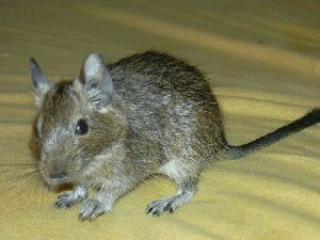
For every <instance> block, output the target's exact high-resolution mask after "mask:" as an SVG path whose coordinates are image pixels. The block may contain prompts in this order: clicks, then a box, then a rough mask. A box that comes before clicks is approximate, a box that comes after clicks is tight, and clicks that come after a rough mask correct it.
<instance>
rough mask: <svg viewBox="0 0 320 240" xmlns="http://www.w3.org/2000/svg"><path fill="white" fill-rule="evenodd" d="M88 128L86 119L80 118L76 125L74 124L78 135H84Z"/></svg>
mask: <svg viewBox="0 0 320 240" xmlns="http://www.w3.org/2000/svg"><path fill="white" fill-rule="evenodd" d="M88 130H89V126H88V124H87V122H86V120H84V119H80V120H79V121H78V122H77V126H76V131H75V132H76V134H78V135H84V134H86V133H87V132H88Z"/></svg>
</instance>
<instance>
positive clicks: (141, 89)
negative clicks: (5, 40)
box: [31, 51, 261, 220]
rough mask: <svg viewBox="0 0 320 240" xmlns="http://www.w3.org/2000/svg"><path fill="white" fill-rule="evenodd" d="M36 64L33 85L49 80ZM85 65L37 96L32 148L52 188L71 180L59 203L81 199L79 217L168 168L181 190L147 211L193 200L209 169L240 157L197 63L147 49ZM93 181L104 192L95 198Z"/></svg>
mask: <svg viewBox="0 0 320 240" xmlns="http://www.w3.org/2000/svg"><path fill="white" fill-rule="evenodd" d="M31 63H32V64H31V75H32V80H33V84H34V86H38V85H41V84H43V82H46V81H44V80H43V79H44V78H42V77H38V76H42V73H41V71H39V70H38V69H40V67H39V66H38V65H37V64H34V63H35V60H34V61H33V60H32V61H31ZM34 69H36V74H34V73H35V71H34ZM81 69H82V70H81V73H80V79H79V80H78V79H76V80H73V81H70V80H68V81H60V82H58V83H56V84H54V85H52V86H51V85H50V88H49V89H46V91H44V92H42V93H43V96H42V97H41V98H39V99H38V102H37V105H38V107H39V112H38V115H37V118H36V120H35V124H34V129H33V130H34V131H33V137H32V139H31V147H32V150H33V152H34V153H35V157H37V158H39V159H40V170H41V173H42V176H43V178H44V180H45V183H46V184H47V186H48V187H49V188H50V189H52V190H56V189H58V188H59V187H60V186H61V185H63V184H69V183H71V184H73V185H74V191H73V192H71V193H66V194H63V195H61V196H60V197H59V198H58V200H57V202H56V206H57V207H62V208H65V207H70V206H72V205H74V204H75V203H77V202H82V201H83V203H82V206H81V210H80V215H79V217H80V219H82V220H87V219H88V220H91V219H94V218H96V217H97V216H99V215H101V214H103V213H105V212H108V211H111V209H112V206H113V204H114V202H115V201H116V200H117V199H118V198H120V197H121V196H123V195H125V194H126V193H128V192H129V191H130V190H132V189H133V188H134V187H136V186H137V185H139V184H140V183H142V182H143V181H145V180H146V179H147V178H148V177H150V176H152V175H154V174H163V175H166V176H168V177H169V178H171V179H172V180H173V181H175V182H176V183H177V186H178V192H177V194H176V195H175V196H172V197H169V198H166V199H161V200H158V201H154V202H153V203H151V204H150V205H149V206H148V207H147V210H146V212H147V213H148V214H152V215H154V216H158V215H161V214H162V213H164V212H166V211H169V212H174V211H175V210H176V209H177V208H178V207H180V206H182V205H183V204H185V203H187V202H190V201H191V199H192V197H193V195H194V194H195V192H196V190H197V185H198V178H199V175H200V173H201V171H202V170H203V169H204V168H206V167H207V166H208V165H209V164H210V163H212V162H214V161H215V160H219V159H224V158H228V157H232V156H233V157H234V156H238V155H239V154H238V153H237V152H236V151H238V149H237V148H236V147H232V146H230V145H228V143H227V142H226V140H225V136H224V128H223V123H222V122H223V120H222V114H221V111H220V109H219V105H218V102H217V100H216V98H215V96H214V95H213V94H212V92H211V91H210V87H209V84H208V82H207V81H206V79H205V77H204V76H203V75H202V73H201V72H199V70H198V69H197V68H195V67H193V66H192V65H190V64H187V63H186V62H184V61H182V60H179V59H176V58H174V57H171V56H169V55H166V54H163V53H158V52H154V51H147V52H144V53H141V54H135V55H132V56H129V57H127V58H124V59H122V60H120V61H118V62H116V63H113V64H110V65H108V66H105V65H104V62H103V60H102V57H101V56H100V55H98V54H91V55H90V56H89V57H88V58H87V60H86V61H85V63H84V66H83V67H82V68H81ZM40 73H41V74H40ZM35 76H36V77H35ZM46 83H47V82H46ZM48 86H49V85H48ZM79 119H85V120H86V121H87V123H88V126H89V131H88V133H86V134H84V135H77V134H75V129H76V127H77V121H78V120H79ZM259 144H261V141H260V142H259ZM254 147H255V146H253V145H250V148H251V149H254ZM230 149H232V151H231V150H230ZM239 156H240V155H239ZM91 188H96V189H98V192H97V193H96V195H95V196H94V197H93V198H88V194H87V192H88V191H89V190H90V189H91Z"/></svg>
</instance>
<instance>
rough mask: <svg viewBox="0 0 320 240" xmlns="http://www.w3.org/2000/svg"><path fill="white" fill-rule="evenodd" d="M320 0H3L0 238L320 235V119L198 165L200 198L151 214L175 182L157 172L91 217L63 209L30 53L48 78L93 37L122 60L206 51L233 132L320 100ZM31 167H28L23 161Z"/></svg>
mask: <svg viewBox="0 0 320 240" xmlns="http://www.w3.org/2000/svg"><path fill="white" fill-rule="evenodd" d="M319 13H320V2H319V1H317V0H301V1H291V0H283V1H278V0H270V1H259V0H256V1H254V0H249V1H248V0H241V1H240V0H239V1H231V0H227V1H218V0H211V1H204V0H203V1H199V0H188V1H172V0H164V1H147V0H140V1H102V0H101V1H60V0H59V1H42V0H34V1H18V0H16V1H8V0H3V1H1V2H0V151H1V154H0V239H4V240H6V239H26V240H28V239H33V240H34V239H246V240H249V239H277V240H278V239H290V240H292V239H299V240H300V239H308V240H310V239H320V181H319V179H320V149H319V143H320V125H318V126H314V127H312V128H309V129H307V130H305V131H303V132H300V133H299V134H296V135H294V136H292V137H290V138H288V139H286V140H284V141H282V142H280V143H277V144H275V145H273V146H272V147H270V148H268V149H265V150H263V151H260V152H259V153H256V154H254V155H251V156H249V157H247V158H245V159H243V160H242V161H225V162H219V163H217V164H216V165H215V167H213V168H211V169H208V170H207V171H205V172H204V173H203V175H202V176H201V181H200V186H199V192H198V194H197V195H196V197H195V198H194V200H193V202H192V203H190V204H188V205H186V206H184V207H182V208H181V209H179V210H178V211H177V213H176V214H174V215H164V216H162V217H160V218H152V217H150V216H147V215H145V213H144V208H145V207H146V205H147V204H148V203H149V202H151V201H152V200H155V199H158V198H161V197H165V196H169V195H171V194H174V192H175V186H174V184H173V183H172V182H170V181H169V180H167V179H164V178H160V177H156V178H153V179H151V180H150V181H148V182H146V183H145V184H143V185H142V186H140V187H139V188H138V189H136V190H135V191H133V192H132V193H130V194H129V195H127V196H126V197H124V198H122V199H121V200H120V201H119V202H117V204H116V205H115V206H114V210H113V212H112V213H110V214H107V215H105V216H103V217H100V218H99V219H97V220H96V221H94V222H80V221H79V220H78V219H77V216H78V211H79V206H78V205H77V206H76V207H73V208H72V209H70V210H57V209H55V208H54V207H53V203H54V201H55V199H56V198H57V196H58V194H57V193H51V192H48V191H47V190H45V188H44V187H43V185H42V182H41V178H40V177H39V175H38V174H37V173H34V174H31V172H32V171H34V170H35V169H36V166H35V164H34V161H33V160H32V158H31V156H30V153H29V150H28V147H27V143H28V139H29V135H30V128H31V121H32V118H33V116H34V115H35V112H36V109H35V107H34V106H33V99H32V96H31V94H30V93H31V91H30V89H31V83H30V79H29V73H28V66H27V65H28V64H27V63H28V59H29V57H30V56H34V57H36V58H37V60H38V61H39V62H40V64H41V66H42V68H43V69H44V70H45V72H46V73H47V75H48V76H49V77H50V78H51V79H53V80H54V81H56V80H58V79H60V78H64V77H73V76H75V75H77V73H78V71H79V67H80V64H81V62H82V60H83V58H84V57H85V56H86V55H87V54H88V53H90V52H93V51H97V52H101V53H103V54H104V55H106V57H107V59H110V60H117V59H119V58H121V57H124V56H127V55H129V54H131V53H134V52H137V51H142V50H146V49H150V48H153V49H156V50H162V51H167V52H169V53H171V54H173V55H175V56H178V57H182V58H184V59H189V60H190V61H191V62H192V63H194V64H196V65H198V66H199V67H200V68H201V69H202V70H203V72H204V73H205V74H206V75H207V76H208V78H209V79H210V81H211V84H212V87H213V89H214V91H215V93H216V95H217V97H218V99H219V101H220V103H221V105H222V108H223V112H224V115H225V123H226V134H227V138H228V139H229V141H230V142H231V143H233V144H240V143H245V142H247V141H249V140H252V139H254V138H256V137H258V136H260V135H262V134H264V133H267V132H269V131H271V130H273V129H275V128H277V127H279V126H281V125H283V124H285V123H287V122H289V121H290V120H293V119H295V118H297V117H299V116H301V115H303V114H304V113H305V112H306V111H308V110H310V109H311V108H312V107H314V106H319V105H320V97H319V92H320V55H319V49H320V14H319ZM29 173H30V174H29Z"/></svg>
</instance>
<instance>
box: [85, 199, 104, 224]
mask: <svg viewBox="0 0 320 240" xmlns="http://www.w3.org/2000/svg"><path fill="white" fill-rule="evenodd" d="M106 211H107V210H106V208H105V207H104V206H103V204H102V203H101V202H100V201H98V200H96V199H87V200H86V201H85V202H84V203H83V204H82V206H81V209H80V214H79V219H80V220H93V219H95V218H96V217H98V216H100V215H102V214H104V213H105V212H106Z"/></svg>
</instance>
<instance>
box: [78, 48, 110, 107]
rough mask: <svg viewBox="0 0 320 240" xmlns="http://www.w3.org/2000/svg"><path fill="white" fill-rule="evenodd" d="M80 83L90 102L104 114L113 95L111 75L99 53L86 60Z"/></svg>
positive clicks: (92, 54)
mask: <svg viewBox="0 0 320 240" xmlns="http://www.w3.org/2000/svg"><path fill="white" fill-rule="evenodd" d="M80 81H81V83H82V85H83V90H84V93H85V95H86V97H87V99H88V102H89V103H90V104H91V105H92V106H93V107H94V108H95V110H97V111H99V112H103V111H104V110H105V108H106V106H107V104H108V103H109V102H110V100H111V97H112V94H113V84H112V79H111V75H110V73H109V71H108V69H107V66H106V64H105V62H104V60H103V57H102V56H101V55H100V54H98V53H91V54H90V55H89V56H88V57H87V59H86V60H85V62H84V64H83V66H82V68H81V71H80Z"/></svg>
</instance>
